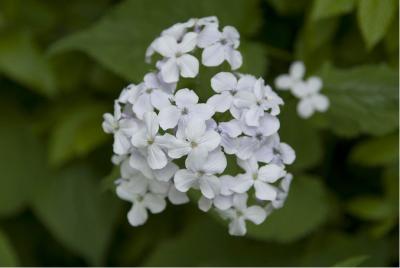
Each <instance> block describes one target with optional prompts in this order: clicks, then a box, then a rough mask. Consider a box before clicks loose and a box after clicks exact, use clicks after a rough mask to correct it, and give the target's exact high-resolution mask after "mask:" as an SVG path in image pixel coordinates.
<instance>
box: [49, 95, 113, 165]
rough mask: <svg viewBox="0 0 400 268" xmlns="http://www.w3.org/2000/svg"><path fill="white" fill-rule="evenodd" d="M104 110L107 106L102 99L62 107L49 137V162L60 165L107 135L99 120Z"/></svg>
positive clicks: (98, 143)
mask: <svg viewBox="0 0 400 268" xmlns="http://www.w3.org/2000/svg"><path fill="white" fill-rule="evenodd" d="M106 111H107V106H106V105H103V104H101V103H81V104H78V105H76V106H74V107H72V108H71V109H69V110H68V111H63V114H62V115H61V116H60V117H59V118H58V119H57V120H58V122H57V124H56V126H55V127H54V130H53V132H52V134H51V137H50V141H49V142H50V144H49V159H50V163H51V164H53V165H56V166H59V165H61V164H63V163H65V162H67V161H69V160H71V159H73V158H75V157H81V156H84V155H86V154H88V153H89V152H91V151H92V150H93V149H95V148H96V147H97V146H99V145H101V144H102V143H104V142H105V140H106V139H107V138H108V136H107V135H106V134H105V133H104V132H103V130H102V128H101V122H102V120H103V119H102V115H103V113H104V112H106Z"/></svg>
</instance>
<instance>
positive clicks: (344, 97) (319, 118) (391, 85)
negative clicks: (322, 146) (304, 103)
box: [312, 65, 399, 137]
mask: <svg viewBox="0 0 400 268" xmlns="http://www.w3.org/2000/svg"><path fill="white" fill-rule="evenodd" d="M320 76H321V78H322V80H323V82H324V88H323V90H322V93H323V94H326V95H327V96H328V98H329V100H330V107H329V109H328V111H327V112H325V113H320V114H316V115H314V116H313V118H312V120H314V123H316V124H319V125H320V126H323V127H327V128H330V129H332V130H333V131H334V132H335V133H337V134H339V135H342V136H347V137H352V136H356V135H359V134H371V135H385V134H389V133H391V132H393V131H395V130H396V129H397V128H398V126H399V117H398V107H399V106H398V103H399V92H398V86H399V84H398V73H397V72H396V71H394V70H392V69H390V68H388V67H387V66H385V65H364V66H359V67H354V68H350V69H336V68H334V67H332V66H330V65H325V66H324V67H323V68H322V71H321V73H320Z"/></svg>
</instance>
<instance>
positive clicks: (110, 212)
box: [33, 166, 119, 266]
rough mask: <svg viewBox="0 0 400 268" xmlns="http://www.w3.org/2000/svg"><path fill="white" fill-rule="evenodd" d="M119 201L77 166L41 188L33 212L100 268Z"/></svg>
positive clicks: (67, 243) (78, 252)
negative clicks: (103, 191)
mask: <svg viewBox="0 0 400 268" xmlns="http://www.w3.org/2000/svg"><path fill="white" fill-rule="evenodd" d="M116 200H117V199H116V198H114V197H110V196H109V195H108V194H107V193H102V192H101V190H100V187H99V184H98V182H96V180H95V176H94V174H93V173H92V172H91V171H90V170H89V169H88V168H87V167H83V166H82V167H80V166H75V167H71V168H68V169H66V170H64V171H62V172H61V173H60V174H58V175H56V176H54V177H53V178H51V180H48V181H47V182H46V183H44V184H43V185H41V188H40V190H39V191H38V192H37V194H36V195H35V197H34V199H33V210H34V212H35V214H36V215H37V216H38V218H39V219H40V220H41V221H42V222H43V224H44V225H45V226H46V227H47V228H48V229H49V230H50V231H51V232H52V234H53V235H54V236H55V237H56V238H57V239H58V240H59V241H60V242H61V243H62V244H63V245H64V246H65V247H67V248H68V249H70V250H72V251H73V252H75V253H76V254H79V255H81V256H83V257H84V258H85V259H86V260H87V261H88V262H89V263H90V264H91V265H95V266H97V265H101V264H103V261H104V258H105V256H106V255H105V252H106V250H107V247H108V245H109V243H110V239H111V236H112V233H113V227H114V223H115V220H116V217H117V215H118V212H119V207H118V205H119V203H118V202H116Z"/></svg>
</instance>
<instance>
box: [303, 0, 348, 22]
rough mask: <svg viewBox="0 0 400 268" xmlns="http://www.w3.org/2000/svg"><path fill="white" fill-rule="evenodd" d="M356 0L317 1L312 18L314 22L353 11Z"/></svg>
mask: <svg viewBox="0 0 400 268" xmlns="http://www.w3.org/2000/svg"><path fill="white" fill-rule="evenodd" d="M354 4H355V0H315V1H314V5H313V8H312V13H311V17H312V19H314V20H319V19H325V18H328V17H334V16H338V15H342V14H346V13H349V12H351V11H352V10H353V7H354Z"/></svg>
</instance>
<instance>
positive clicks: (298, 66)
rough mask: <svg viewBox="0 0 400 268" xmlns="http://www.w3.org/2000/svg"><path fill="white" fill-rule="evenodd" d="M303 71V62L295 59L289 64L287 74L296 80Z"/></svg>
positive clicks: (300, 76) (304, 70)
mask: <svg viewBox="0 0 400 268" xmlns="http://www.w3.org/2000/svg"><path fill="white" fill-rule="evenodd" d="M305 72H306V67H305V66H304V63H303V62H301V61H295V62H293V63H292V65H290V68H289V74H290V76H291V77H293V78H294V79H297V80H298V79H302V78H303V76H304V73H305Z"/></svg>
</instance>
